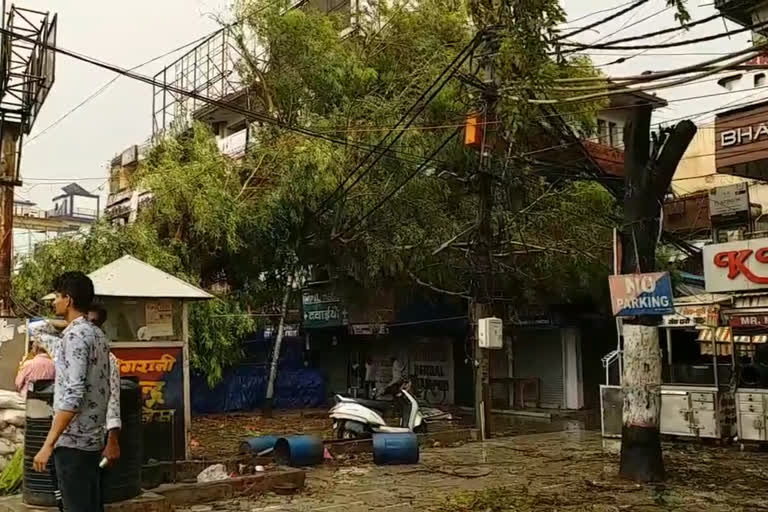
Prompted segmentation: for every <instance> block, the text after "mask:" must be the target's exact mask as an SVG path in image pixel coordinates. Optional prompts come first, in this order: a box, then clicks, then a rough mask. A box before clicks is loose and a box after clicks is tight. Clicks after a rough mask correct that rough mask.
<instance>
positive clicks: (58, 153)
mask: <svg viewBox="0 0 768 512" xmlns="http://www.w3.org/2000/svg"><path fill="white" fill-rule="evenodd" d="M625 3H627V0H600V1H593V2H585V1H584V0H563V1H562V5H563V7H564V8H565V10H566V12H567V13H568V18H569V20H576V19H577V18H579V17H582V16H585V15H588V14H590V13H593V12H594V11H596V10H598V9H608V8H611V7H614V6H618V5H621V4H625ZM700 4H702V5H700ZM712 4H713V2H712V1H711V0H688V5H689V9H690V11H691V17H692V19H694V20H696V19H699V18H703V17H706V16H709V15H711V14H714V13H715V9H714V6H713V5H712ZM19 5H21V6H23V7H28V8H32V9H39V10H50V11H52V12H57V13H58V15H59V32H58V45H59V46H61V47H63V48H66V49H70V50H74V51H77V52H80V53H84V54H87V55H89V56H93V57H96V58H98V59H101V60H104V61H108V62H110V63H114V64H117V65H120V66H124V67H133V66H135V65H137V64H138V63H141V62H143V61H146V60H149V59H151V58H153V57H156V56H158V55H161V54H163V53H165V52H167V51H169V50H171V49H174V48H177V47H179V46H181V45H183V44H186V43H188V42H190V41H193V40H195V39H197V38H199V37H201V36H203V35H205V34H208V33H210V32H212V31H214V30H215V29H216V28H217V26H218V24H217V22H216V21H215V20H214V19H213V17H212V16H211V15H212V14H213V15H220V14H223V13H226V8H227V0H153V1H150V0H132V1H131V2H117V1H114V0H98V1H97V0H69V1H66V2H61V1H51V0H21V1H20V2H19ZM608 14H610V12H607V13H601V14H597V15H594V16H591V17H588V18H586V19H584V20H581V21H576V22H574V23H571V24H569V25H567V27H580V26H584V25H585V24H588V23H591V22H592V21H595V20H598V19H600V18H602V17H605V16H606V15H608ZM673 14H674V10H673V9H671V8H666V2H665V0H650V1H649V2H647V3H646V4H644V5H643V6H642V7H640V8H638V9H636V10H634V11H632V12H631V13H630V14H627V15H624V16H622V17H620V18H619V19H618V20H616V21H613V22H610V23H607V24H605V25H602V26H600V27H598V28H597V29H596V30H593V31H589V32H585V33H584V34H581V35H580V36H578V37H577V39H578V40H579V41H581V42H585V43H590V42H594V41H595V40H598V39H600V38H605V40H610V39H615V38H618V37H626V36H632V35H638V34H644V33H647V32H651V31H655V30H660V29H662V28H667V27H674V26H676V23H677V22H676V21H675V20H674V18H673ZM646 18H647V19H646ZM724 26H725V25H724V22H723V20H722V19H720V20H716V21H713V22H710V23H707V24H704V25H702V26H699V27H694V28H693V29H691V30H690V31H688V32H686V31H680V32H678V33H675V34H673V35H672V39H671V41H679V40H685V39H690V38H695V37H701V36H706V35H709V34H713V33H719V32H722V31H723V30H724ZM727 26H728V27H729V28H735V25H733V24H731V23H728V24H727ZM613 33H615V34H614V35H611V34H613ZM669 38H670V35H666V36H659V37H658V38H655V39H653V40H649V41H650V42H662V41H664V40H666V39H669ZM748 40H749V37H748V35H747V34H746V33H744V34H739V35H736V36H733V37H732V38H731V39H728V38H724V39H718V40H715V41H712V42H708V43H700V44H696V45H691V46H683V47H679V48H673V49H669V50H650V51H648V52H647V53H645V54H643V55H638V56H637V57H634V58H632V59H630V60H629V61H628V62H626V63H624V64H620V65H612V66H604V67H601V69H602V70H603V71H604V72H605V73H606V74H608V75H613V76H623V75H635V74H638V73H641V72H643V71H647V70H650V71H661V70H666V69H672V68H676V67H680V66H684V65H689V64H695V63H698V62H701V61H703V60H707V59H711V58H713V56H708V55H695V54H706V53H717V54H721V53H723V52H729V51H735V50H739V49H743V48H745V47H746V46H747V45H748V44H749V41H748ZM643 42H645V41H641V42H640V43H643ZM627 53H629V54H631V53H636V52H624V54H627ZM672 53H675V54H683V55H670V54H672ZM180 55H181V53H177V54H175V55H172V56H169V57H167V58H165V59H163V60H161V61H159V62H157V63H154V64H151V65H149V66H146V67H145V68H142V69H140V70H139V71H140V72H142V73H145V74H154V73H155V72H157V71H158V70H160V69H162V67H164V66H165V65H167V64H169V63H170V62H172V61H173V60H174V59H175V58H176V57H178V56H180ZM590 56H591V57H592V59H593V61H594V63H595V64H598V65H602V64H605V63H608V62H610V61H612V60H614V59H616V58H618V57H619V55H617V54H616V51H615V50H614V51H605V52H597V51H595V52H590ZM111 78H113V75H112V74H111V73H110V72H108V71H105V70H101V69H99V68H95V67H93V66H90V65H88V64H85V63H81V62H78V61H75V60H73V59H70V58H67V57H65V56H59V58H58V62H57V69H56V83H55V84H54V86H53V89H52V91H51V93H50V95H49V96H48V100H47V101H46V103H45V105H44V106H43V108H42V111H41V113H40V115H39V117H38V119H37V121H36V124H35V126H34V128H33V131H32V134H31V136H30V139H31V138H32V137H35V135H37V134H38V133H40V132H41V131H42V130H44V129H45V128H46V127H47V126H49V125H50V124H51V123H52V122H54V121H55V120H57V119H58V118H59V117H60V116H61V115H63V114H65V113H66V112H67V111H69V110H70V109H71V108H72V107H74V106H76V105H77V104H78V103H80V102H81V101H83V100H84V99H85V98H86V97H87V96H89V95H90V94H91V93H92V92H93V91H94V90H96V89H98V88H99V87H101V86H102V85H103V84H104V83H105V82H107V81H109V80H110V79H111ZM721 92H724V90H723V89H722V88H720V87H719V86H718V85H716V84H715V81H714V79H712V80H708V81H706V82H702V83H697V84H695V85H691V86H686V87H678V88H670V89H664V90H660V91H658V94H659V96H661V97H663V98H665V99H667V100H670V105H669V107H667V108H665V109H663V110H662V111H660V112H658V113H657V116H656V120H657V121H661V120H673V119H675V118H678V117H681V116H687V115H692V114H696V113H699V112H702V111H707V110H711V109H714V108H719V107H722V106H724V105H725V104H727V103H728V102H737V101H739V100H740V99H741V98H742V97H744V93H739V94H726V95H721V96H716V97H713V98H701V99H696V100H688V101H677V100H679V99H681V98H689V97H692V96H701V95H706V94H712V93H721ZM756 92H757V95H756V96H754V99H755V100H759V99H761V98H764V97H765V95H766V94H768V91H767V92H766V93H762V92H760V91H756ZM751 94H753V95H754V94H755V92H752V93H751ZM151 110H152V90H151V87H150V86H147V85H145V84H142V83H139V82H135V81H132V80H130V79H128V78H120V79H119V80H118V81H117V82H115V83H114V84H113V85H111V86H110V87H109V88H108V89H107V90H106V91H105V92H104V93H103V94H101V95H99V96H98V97H97V98H96V99H94V100H92V101H90V102H88V103H87V104H86V105H85V106H83V107H82V108H81V109H79V110H78V111H76V112H74V113H73V114H72V115H70V116H68V117H67V118H66V119H64V120H63V121H62V122H61V123H59V124H58V125H57V126H55V127H54V128H51V129H50V130H48V131H46V132H45V133H44V134H42V135H40V136H39V137H37V138H35V139H34V140H30V142H29V143H28V144H27V145H26V146H25V147H24V153H23V159H22V179H23V181H24V186H23V187H22V188H20V189H17V192H18V196H19V197H21V198H24V199H29V200H32V201H34V202H36V203H38V204H39V205H40V206H41V207H43V208H48V207H50V205H51V203H50V198H51V197H53V196H55V195H56V194H57V193H58V191H59V188H60V187H61V186H62V185H63V184H66V183H68V182H71V181H77V182H79V183H80V184H81V185H82V186H83V187H84V188H86V189H88V190H92V191H95V192H97V193H101V194H102V196H103V197H106V193H107V188H108V184H107V182H106V180H107V175H108V174H107V173H108V169H107V162H108V161H109V160H110V159H111V158H112V157H113V156H114V155H116V154H118V153H120V152H122V151H123V150H124V149H126V148H127V147H128V146H130V145H132V144H136V143H141V142H143V141H145V140H146V139H147V138H148V137H149V136H150V135H151V126H152V125H151ZM711 118H712V115H709V116H704V117H699V118H697V120H703V121H707V120H710V119H711ZM102 206H103V201H102Z"/></svg>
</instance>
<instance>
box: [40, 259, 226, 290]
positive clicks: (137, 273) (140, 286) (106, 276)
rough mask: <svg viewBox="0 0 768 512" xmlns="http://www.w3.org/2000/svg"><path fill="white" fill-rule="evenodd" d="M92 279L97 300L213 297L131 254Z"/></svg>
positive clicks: (105, 267) (103, 269)
mask: <svg viewBox="0 0 768 512" xmlns="http://www.w3.org/2000/svg"><path fill="white" fill-rule="evenodd" d="M88 277H90V278H91V280H92V281H93V288H94V291H95V293H96V296H97V297H133V298H140V297H147V298H157V299H188V300H207V299H212V298H213V295H211V294H210V293H208V292H206V291H204V290H201V289H200V288H198V287H196V286H193V285H191V284H189V283H187V282H186V281H183V280H181V279H179V278H178V277H174V276H172V275H171V274H168V273H166V272H163V271H162V270H160V269H158V268H155V267H153V266H152V265H150V264H148V263H144V262H143V261H141V260H139V259H136V258H134V257H133V256H130V255H126V256H123V257H122V258H120V259H117V260H115V261H113V262H112V263H109V264H107V265H104V266H103V267H101V268H100V269H98V270H94V271H93V272H91V273H90V274H88ZM53 298H54V295H53V294H49V295H46V296H45V297H44V299H46V300H52V299H53Z"/></svg>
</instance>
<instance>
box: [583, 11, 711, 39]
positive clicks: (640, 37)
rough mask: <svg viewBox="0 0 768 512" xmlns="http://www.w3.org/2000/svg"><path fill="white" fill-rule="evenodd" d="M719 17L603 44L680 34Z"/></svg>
mask: <svg viewBox="0 0 768 512" xmlns="http://www.w3.org/2000/svg"><path fill="white" fill-rule="evenodd" d="M667 9H668V8H667ZM667 9H664V10H662V11H659V13H661V12H664V11H666V10H667ZM657 14H658V13H657ZM721 17H722V14H720V13H718V14H713V15H711V16H707V17H706V18H702V19H700V20H696V21H692V22H690V23H686V24H684V25H679V26H677V27H671V28H665V29H663V30H658V31H656V32H649V33H647V34H640V35H637V36H630V37H623V38H621V39H614V40H613V41H608V42H607V43H604V44H606V45H613V44H618V43H628V42H630V41H637V40H640V39H649V38H651V37H656V36H661V35H664V34H669V33H671V32H680V31H681V30H689V29H690V28H691V27H695V26H697V25H703V24H704V23H709V22H710V21H712V20H716V19H718V18H721ZM593 44H594V43H593ZM593 44H591V45H590V46H592V45H593Z"/></svg>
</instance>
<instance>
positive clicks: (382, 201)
mask: <svg viewBox="0 0 768 512" xmlns="http://www.w3.org/2000/svg"><path fill="white" fill-rule="evenodd" d="M460 131H461V129H460V128H457V129H456V130H454V131H453V133H451V134H450V135H449V136H448V137H446V138H445V139H444V140H443V142H441V143H440V145H439V146H438V147H437V148H435V149H434V151H432V153H430V154H429V156H427V157H426V159H425V160H424V162H423V163H422V164H421V165H419V166H418V167H417V168H416V169H414V170H413V172H412V173H411V174H409V175H408V176H407V177H406V178H405V179H404V180H403V181H402V182H400V184H398V185H397V186H396V187H395V188H393V189H392V190H391V191H390V192H389V193H387V195H386V196H384V197H383V198H382V199H380V200H379V202H377V203H376V204H375V205H374V206H373V207H372V208H371V209H370V210H368V212H367V213H365V214H364V215H362V216H361V217H360V218H358V219H357V220H355V221H353V222H352V225H350V226H348V227H347V228H343V229H342V230H341V231H340V232H339V233H338V234H337V235H335V236H334V237H333V238H334V239H335V238H339V237H341V236H343V235H344V234H345V233H347V232H349V231H351V230H352V229H354V228H355V227H357V226H359V225H361V224H362V223H363V222H365V221H366V220H367V219H368V218H369V217H370V216H371V215H373V214H374V213H375V212H376V211H377V210H378V209H379V208H381V207H382V206H384V204H386V203H387V201H389V200H390V199H392V198H393V197H394V196H395V194H397V193H398V192H399V191H400V190H402V188H403V187H405V186H406V185H407V184H408V183H409V182H410V181H411V180H412V179H413V178H415V177H416V176H417V175H419V174H420V173H421V172H422V171H423V170H424V168H425V167H426V166H427V165H429V163H430V162H431V160H432V158H434V157H435V156H437V154H438V153H440V151H442V150H443V149H444V148H445V147H446V146H447V145H448V143H449V142H451V141H452V140H453V139H454V137H456V135H458V134H459V132H460Z"/></svg>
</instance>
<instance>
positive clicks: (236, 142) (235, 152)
mask: <svg viewBox="0 0 768 512" xmlns="http://www.w3.org/2000/svg"><path fill="white" fill-rule="evenodd" d="M247 141H248V129H246V128H244V129H242V130H240V131H239V132H235V133H233V134H232V135H228V136H226V137H221V138H219V139H217V141H216V143H217V144H218V145H219V151H221V152H222V153H223V154H225V155H227V156H229V157H232V158H240V157H242V156H244V155H245V147H246V144H247Z"/></svg>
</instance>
